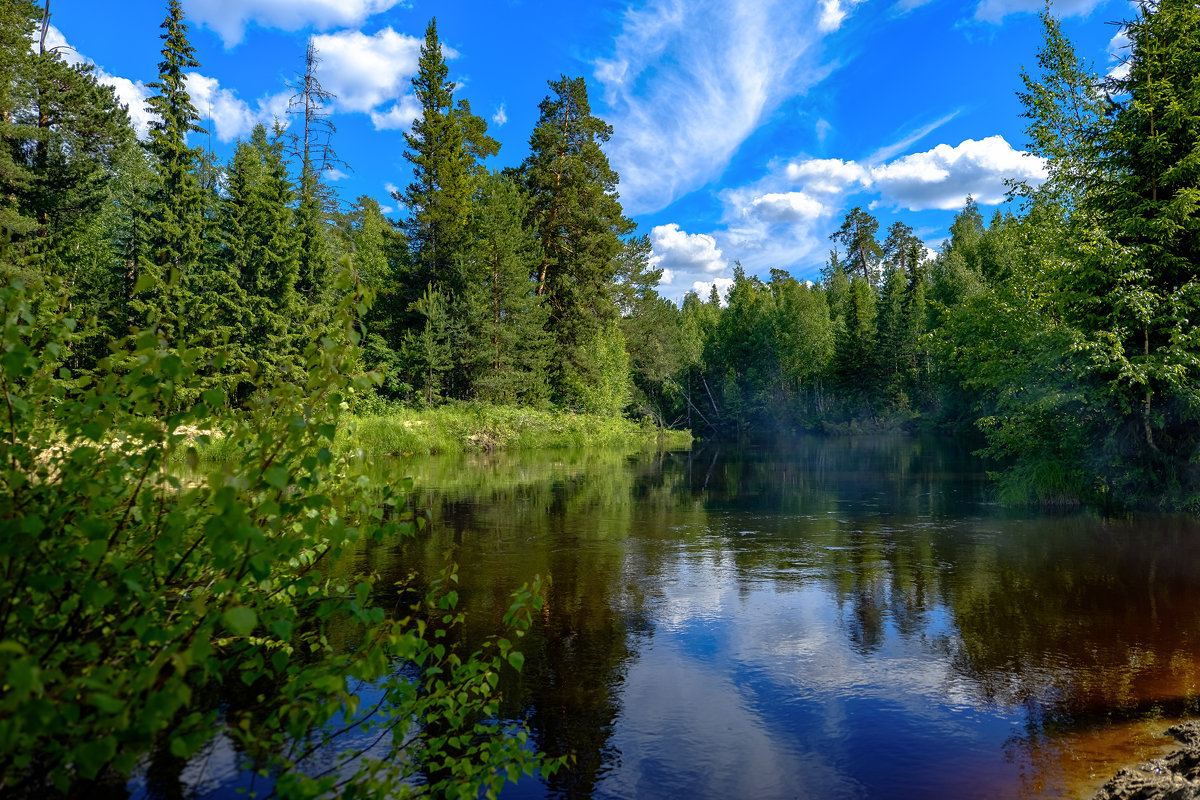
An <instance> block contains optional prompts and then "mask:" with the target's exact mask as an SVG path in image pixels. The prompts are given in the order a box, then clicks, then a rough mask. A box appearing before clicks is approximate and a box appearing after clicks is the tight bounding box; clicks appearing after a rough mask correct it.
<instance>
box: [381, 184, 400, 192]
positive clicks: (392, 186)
mask: <svg viewBox="0 0 1200 800" xmlns="http://www.w3.org/2000/svg"><path fill="white" fill-rule="evenodd" d="M383 189H384V191H386V192H387V193H388V194H389V195H393V194H400V187H399V186H397V185H396V184H394V183H391V182H388V183H385V184H384V185H383Z"/></svg>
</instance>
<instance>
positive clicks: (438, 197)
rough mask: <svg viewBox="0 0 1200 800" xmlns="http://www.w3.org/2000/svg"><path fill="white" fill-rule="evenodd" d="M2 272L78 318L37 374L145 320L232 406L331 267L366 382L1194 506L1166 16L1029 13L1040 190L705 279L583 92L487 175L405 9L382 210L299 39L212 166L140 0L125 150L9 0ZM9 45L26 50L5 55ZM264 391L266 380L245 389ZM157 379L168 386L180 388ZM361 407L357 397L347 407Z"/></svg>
mask: <svg viewBox="0 0 1200 800" xmlns="http://www.w3.org/2000/svg"><path fill="white" fill-rule="evenodd" d="M3 13H4V14H5V15H6V16H5V18H4V19H3V20H2V22H3V23H4V24H3V26H2V28H3V33H2V34H0V36H3V64H2V67H3V69H4V70H5V71H6V74H7V75H8V76H9V78H10V79H9V80H7V81H5V82H4V84H3V86H0V110H2V111H3V113H2V114H0V188H2V189H3V191H2V192H0V223H2V224H3V228H4V232H5V235H4V236H3V237H2V240H0V268H3V270H4V272H5V273H7V274H9V275H12V276H17V277H23V278H25V279H26V281H27V282H28V283H31V284H32V283H37V284H38V285H40V286H42V287H44V288H42V289H41V291H42V293H43V295H44V297H45V301H46V302H53V303H65V304H67V305H68V306H69V307H70V308H71V309H72V313H73V314H74V315H75V316H76V317H77V318H80V319H89V320H94V322H93V323H92V324H91V325H90V326H89V327H88V329H87V330H86V332H85V333H84V335H82V336H81V337H77V338H76V344H75V345H74V346H73V348H72V350H71V352H70V353H69V354H67V355H66V356H65V357H64V366H65V367H68V368H69V369H71V370H73V372H75V373H87V371H88V370H90V369H92V368H93V367H94V365H95V364H96V363H97V362H98V360H99V359H100V358H101V357H103V356H105V355H107V354H108V349H109V343H110V342H111V341H113V340H115V339H117V338H119V337H121V336H123V335H125V334H126V333H128V332H129V331H130V330H136V329H155V330H158V331H160V332H161V333H163V334H164V335H165V336H167V337H169V338H171V339H172V340H174V341H179V342H186V343H187V346H188V347H189V348H191V350H192V351H193V352H197V353H200V354H201V356H202V358H201V360H202V361H203V363H204V365H205V366H204V369H203V370H202V375H201V376H200V379H201V384H200V385H199V386H198V387H196V391H200V390H204V389H209V390H218V391H220V392H221V393H223V395H224V396H225V397H227V398H228V400H229V401H230V402H231V403H233V404H235V405H239V404H244V403H246V402H247V401H249V400H251V399H252V398H253V395H254V393H255V391H256V390H255V388H254V387H255V386H261V385H265V383H269V382H270V381H271V380H275V379H276V378H278V377H279V376H281V375H282V376H287V377H289V378H291V377H293V376H294V378H295V380H297V381H298V382H302V381H303V378H304V367H303V359H302V358H300V357H299V354H300V353H301V352H302V351H303V348H304V346H305V345H306V344H307V343H310V342H312V341H314V340H319V339H321V338H323V337H328V336H333V335H335V331H336V330H338V329H337V327H336V326H335V325H333V324H332V321H331V313H332V312H331V309H332V308H334V307H335V305H336V303H337V302H338V301H339V299H340V298H342V297H343V296H345V294H346V292H347V291H349V290H350V288H351V287H356V288H357V289H358V290H363V289H365V290H367V292H368V294H372V295H373V296H374V302H373V304H363V305H362V306H361V307H360V308H359V309H358V311H357V314H358V317H357V320H356V323H357V326H358V329H359V331H360V332H362V333H364V334H365V335H364V338H363V347H362V350H361V353H362V354H361V364H360V366H361V367H363V368H366V369H371V370H375V371H376V372H377V374H379V375H381V376H383V377H382V385H381V386H380V388H379V393H378V395H379V396H380V397H382V398H383V399H384V400H390V401H396V402H402V403H407V404H416V405H432V404H437V403H440V402H443V401H446V400H454V399H471V400H482V401H486V402H495V403H514V404H524V405H532V406H543V407H545V406H556V407H559V408H568V409H577V410H586V411H594V412H602V413H609V414H616V413H621V412H625V413H632V414H635V415H638V416H643V417H645V416H648V417H652V418H654V419H655V420H656V421H658V422H659V423H660V424H662V425H664V426H687V427H690V428H692V429H693V430H695V431H696V432H697V433H698V434H701V435H720V436H724V435H739V436H745V435H747V434H755V433H761V434H767V435H771V436H774V435H776V434H777V433H779V432H780V431H784V432H786V431H811V430H830V429H833V430H839V431H840V430H849V431H854V430H863V429H867V430H869V429H881V428H886V427H895V426H896V425H901V424H913V425H917V424H920V425H926V426H939V427H941V428H944V429H947V430H952V431H958V432H961V431H967V430H970V431H979V430H982V432H983V434H984V435H986V437H987V448H988V452H989V454H990V455H991V456H993V457H994V458H996V459H997V461H998V462H1000V463H1001V464H1002V465H1004V466H1005V469H1006V470H1007V471H1006V473H1005V475H1006V481H1005V483H1004V486H1005V487H1006V491H1010V492H1011V494H1012V495H1013V496H1014V497H1016V496H1030V495H1032V496H1035V497H1038V498H1040V499H1042V500H1063V501H1067V500H1072V501H1073V500H1080V499H1084V500H1103V501H1106V502H1118V503H1131V502H1147V501H1148V502H1154V503H1163V504H1167V505H1174V506H1180V505H1183V506H1189V507H1190V506H1195V505H1197V504H1200V500H1197V496H1196V494H1195V492H1196V487H1197V482H1198V481H1200V476H1198V474H1197V467H1196V466H1195V465H1194V462H1195V461H1196V460H1197V459H1198V458H1200V452H1198V451H1197V447H1198V446H1200V434H1198V433H1197V431H1200V426H1198V425H1197V421H1198V411H1200V409H1198V403H1200V401H1198V399H1197V397H1198V395H1197V391H1196V389H1197V386H1196V378H1197V372H1198V370H1200V341H1197V335H1196V333H1195V325H1194V324H1193V320H1194V319H1195V311H1196V307H1197V304H1198V303H1200V297H1198V293H1200V289H1198V288H1197V286H1198V285H1200V284H1198V283H1197V281H1196V273H1197V270H1196V257H1197V249H1198V247H1200V241H1198V238H1197V237H1198V235H1200V234H1198V229H1200V199H1197V198H1200V187H1198V186H1197V183H1198V170H1197V168H1196V159H1195V156H1194V152H1196V151H1197V150H1198V148H1197V140H1198V137H1200V130H1198V123H1197V119H1198V118H1200V107H1198V106H1200V101H1197V100H1196V99H1195V98H1196V97H1197V96H1200V93H1198V92H1196V91H1194V89H1195V81H1196V72H1197V71H1196V70H1195V69H1193V67H1194V66H1196V65H1197V64H1198V63H1200V41H1198V39H1197V37H1198V34H1197V30H1196V28H1197V20H1196V16H1197V12H1196V11H1195V9H1193V8H1191V7H1190V6H1188V5H1186V4H1178V3H1176V2H1174V0H1172V2H1170V3H1168V2H1160V3H1158V4H1154V5H1146V6H1144V7H1143V8H1142V9H1141V10H1140V12H1139V15H1138V17H1137V18H1136V19H1134V20H1132V21H1130V22H1129V23H1128V24H1127V30H1128V32H1129V37H1130V42H1131V45H1130V50H1129V55H1128V59H1127V60H1128V65H1127V66H1128V68H1129V71H1128V73H1127V74H1126V75H1124V76H1123V77H1116V76H1110V77H1107V78H1103V79H1102V78H1100V77H1098V76H1097V75H1095V74H1094V73H1093V72H1092V71H1091V70H1090V68H1088V67H1086V65H1084V64H1082V63H1081V62H1080V61H1079V60H1078V58H1077V57H1076V55H1075V53H1074V51H1073V49H1072V47H1071V44H1070V42H1069V41H1068V40H1067V39H1066V38H1065V37H1064V36H1063V35H1062V33H1061V31H1060V30H1059V28H1058V26H1057V23H1056V22H1055V21H1054V20H1053V19H1052V18H1050V17H1048V16H1047V17H1046V18H1045V28H1046V44H1045V47H1044V48H1043V50H1042V52H1041V53H1040V54H1039V58H1038V63H1039V69H1038V70H1037V71H1036V73H1035V74H1027V75H1025V87H1026V88H1025V91H1024V92H1023V94H1022V99H1023V101H1024V104H1025V107H1026V116H1027V117H1028V121H1029V124H1028V131H1029V136H1030V139H1031V144H1030V150H1031V152H1032V153H1034V154H1035V155H1038V156H1040V157H1042V158H1044V159H1046V164H1047V170H1048V179H1047V180H1046V181H1045V182H1044V183H1042V184H1040V185H1038V186H1014V187H1013V195H1014V197H1015V198H1017V199H1018V201H1019V202H1018V203H1015V204H1014V206H1013V208H1014V209H1015V213H1014V212H1013V211H1007V212H1002V213H997V214H996V215H994V216H993V217H992V218H991V219H990V220H987V221H985V220H984V218H983V216H982V215H981V213H980V211H979V209H978V207H977V206H976V205H975V204H974V203H973V202H971V201H970V200H969V199H968V202H967V204H966V206H965V207H964V209H963V210H962V211H961V212H960V213H959V214H958V216H957V218H956V219H955V222H954V224H953V225H952V226H951V229H950V237H949V239H948V240H947V241H946V243H945V245H944V246H943V247H942V249H941V251H940V252H939V253H937V254H936V255H935V256H933V257H928V253H927V251H926V250H925V248H924V246H923V244H922V243H921V242H920V241H919V240H918V239H917V237H916V236H915V235H914V233H913V231H912V229H911V228H910V227H908V226H907V225H905V224H904V223H902V222H898V223H896V224H894V225H892V226H891V228H890V229H888V230H887V231H884V232H881V231H880V230H879V223H878V221H877V220H876V219H875V218H874V217H872V216H871V215H870V214H869V213H867V212H866V211H864V210H862V209H860V208H856V209H853V210H852V211H851V212H850V213H849V214H847V215H846V218H845V220H844V222H843V224H842V225H841V227H840V228H839V229H838V230H836V231H834V232H832V235H831V237H830V238H831V240H832V242H833V244H834V248H833V250H832V251H831V253H830V257H829V260H828V262H827V263H826V265H825V269H824V270H823V272H822V276H821V280H820V281H819V282H817V283H808V282H801V281H798V280H795V279H794V278H792V277H790V276H789V275H788V274H787V273H786V272H783V271H780V270H772V271H771V273H770V275H769V278H768V279H766V280H764V279H762V278H759V277H755V276H751V275H747V274H746V273H745V272H744V271H742V270H741V269H740V268H738V269H736V270H735V280H734V283H733V286H732V287H731V289H730V290H729V292H728V295H727V296H726V297H720V296H718V295H717V293H716V292H715V291H714V292H713V293H712V294H711V295H710V296H709V297H707V298H701V297H699V296H696V295H694V294H692V295H689V296H687V297H686V298H685V300H684V301H683V303H682V304H681V306H679V307H676V306H675V305H674V304H673V303H671V302H669V301H668V300H666V299H664V298H663V297H661V296H660V295H659V294H658V292H657V290H656V286H657V283H658V280H659V278H660V277H661V273H660V272H659V271H658V270H655V269H652V268H651V263H650V245H649V242H648V240H647V238H646V237H638V236H636V235H634V233H633V231H634V226H633V224H632V222H631V221H630V220H629V219H628V218H626V217H625V216H624V212H623V210H622V208H621V205H620V202H619V199H618V196H617V192H616V187H617V184H618V176H617V174H616V173H615V172H614V171H613V170H612V168H611V166H610V165H609V163H608V161H607V158H606V157H605V154H604V151H603V145H604V143H605V142H606V141H607V140H608V138H609V136H610V134H611V128H610V127H609V126H608V125H607V124H605V123H604V122H603V121H602V120H600V119H599V118H597V117H596V116H595V115H593V114H592V113H591V109H590V106H589V103H588V97H587V87H586V84H585V83H584V81H583V79H581V78H567V77H563V78H561V79H559V80H556V81H551V82H550V92H549V94H548V96H547V97H546V99H545V100H544V101H543V102H542V104H541V106H540V116H539V120H538V123H537V125H536V126H535V128H534V130H533V132H532V134H531V136H530V139H529V152H528V155H527V156H526V158H525V159H524V161H523V162H522V163H521V164H520V166H519V167H515V168H510V169H506V170H503V171H490V170H488V169H487V168H486V167H485V165H484V162H485V161H486V159H487V158H489V157H491V156H493V155H495V154H496V153H497V152H498V150H499V144H498V143H497V142H496V140H495V139H493V138H491V137H490V136H488V133H487V124H486V122H485V121H484V120H483V119H481V118H480V117H478V116H476V115H475V114H474V113H473V112H472V111H471V107H470V103H469V101H468V100H466V99H465V98H461V97H458V96H456V93H455V85H454V84H453V82H451V81H450V80H449V78H448V70H447V67H446V64H445V61H444V58H443V56H442V50H441V45H440V43H439V40H438V35H437V28H436V24H435V23H434V22H431V23H430V25H429V27H428V30H427V32H426V37H425V42H424V45H423V47H422V49H421V56H420V61H419V69H418V72H417V74H416V76H415V77H414V78H413V81H412V83H413V89H414V92H415V95H416V98H417V100H418V102H419V104H420V108H421V111H420V116H419V117H418V118H417V119H416V120H415V121H414V123H413V125H412V128H411V131H410V132H409V133H408V134H406V135H405V144H406V149H405V156H406V158H407V159H408V161H409V162H410V163H411V166H412V175H411V179H410V181H409V182H408V184H407V186H406V188H405V189H403V190H402V191H398V192H397V193H396V195H395V197H396V200H397V201H398V202H399V203H400V204H401V205H402V206H403V209H404V214H403V222H400V223H396V222H393V221H392V220H390V219H388V218H387V217H386V216H385V215H384V213H383V212H382V210H381V208H380V206H379V205H378V203H377V202H375V201H374V200H371V199H370V198H366V197H363V198H359V200H358V201H357V202H356V203H354V204H353V205H351V206H350V207H349V208H348V209H342V208H340V207H339V206H338V204H337V203H336V201H335V199H334V196H333V192H332V191H331V190H330V188H329V187H328V186H327V185H325V183H324V182H323V177H324V175H325V174H326V170H327V169H328V168H329V167H330V166H331V165H333V164H335V163H336V156H335V155H334V154H333V152H332V147H331V134H332V132H333V131H332V125H331V124H330V121H329V119H328V115H327V113H326V112H325V110H324V109H325V106H326V104H327V103H328V102H329V101H330V99H331V97H330V95H329V94H328V93H327V92H325V91H324V90H323V89H322V88H321V86H320V83H319V81H318V80H317V70H316V66H317V64H318V63H319V53H316V52H315V51H314V50H313V49H312V48H311V47H310V49H309V51H308V53H307V54H306V58H305V61H304V63H305V69H304V72H303V74H302V75H300V76H299V77H298V78H297V81H296V87H295V88H296V95H295V98H294V99H293V111H294V112H295V116H294V118H293V124H292V125H291V126H290V131H291V132H289V131H286V130H283V129H282V128H281V127H279V126H276V127H275V128H274V129H273V130H267V129H265V128H264V127H259V128H257V129H256V130H255V131H254V133H253V134H252V135H251V136H250V138H249V140H247V141H243V142H239V143H238V145H237V147H236V149H235V152H234V155H233V157H232V158H231V159H230V161H229V163H228V164H225V165H218V164H215V163H213V160H212V158H211V156H210V155H209V154H206V153H205V152H204V151H203V150H202V149H199V148H195V147H191V146H189V145H188V143H187V142H188V139H187V137H188V134H190V133H196V132H197V131H198V130H199V116H198V114H197V112H196V110H195V108H194V107H193V106H192V104H191V102H190V99H189V97H188V95H187V92H186V88H185V84H184V70H186V69H189V68H193V67H195V66H196V63H197V62H196V58H195V54H194V52H193V50H192V48H191V47H190V45H189V44H188V41H187V35H186V34H187V28H186V25H185V23H184V20H183V17H182V13H181V11H180V8H179V5H178V3H177V2H175V0H172V1H171V2H170V3H169V12H168V15H167V19H166V21H165V22H164V25H163V28H164V34H163V41H164V45H163V50H162V53H163V60H162V62H161V63H160V75H159V80H158V81H156V82H154V83H153V84H151V87H152V88H153V89H154V90H155V91H156V94H155V95H154V96H153V97H152V98H151V99H150V106H151V108H152V109H153V110H154V111H155V113H156V121H155V122H154V124H153V126H152V130H151V134H150V137H149V140H148V141H146V142H144V143H139V142H138V141H137V140H136V138H135V137H134V135H133V133H132V131H131V129H130V127H129V124H128V119H127V117H126V116H125V113H124V111H123V110H122V109H121V107H120V105H119V103H118V102H117V101H116V99H115V97H114V96H113V94H112V92H111V90H109V89H108V88H106V87H103V86H100V85H98V84H97V83H96V81H95V79H94V77H93V76H92V74H91V71H90V70H89V69H88V68H86V67H69V66H67V65H66V64H65V63H64V62H63V60H62V59H61V57H60V56H59V55H58V54H56V53H53V52H50V51H47V50H46V49H45V48H44V46H43V45H40V44H39V43H40V42H42V41H44V38H45V37H44V36H41V35H39V34H40V33H44V31H40V30H39V25H44V17H43V15H41V14H39V9H38V8H37V7H36V6H35V5H34V4H33V3H31V2H27V1H26V0H22V1H21V2H16V3H10V4H6V5H5V6H4V11H3ZM31 41H33V42H34V43H35V44H34V47H33V48H32V49H31V48H30V42H31ZM264 378H265V379H266V380H265V381H264ZM185 399H187V398H185ZM371 402H376V401H374V400H371Z"/></svg>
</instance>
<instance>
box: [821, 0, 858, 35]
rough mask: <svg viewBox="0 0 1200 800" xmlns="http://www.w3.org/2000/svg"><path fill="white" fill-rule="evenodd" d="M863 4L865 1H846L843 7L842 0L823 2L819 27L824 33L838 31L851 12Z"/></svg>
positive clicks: (822, 0)
mask: <svg viewBox="0 0 1200 800" xmlns="http://www.w3.org/2000/svg"><path fill="white" fill-rule="evenodd" d="M861 2H863V0H846V3H845V4H844V5H843V3H842V0H821V18H820V19H819V20H818V21H817V27H818V28H820V29H821V31H822V32H823V33H831V32H833V31H836V30H837V29H838V28H840V27H842V23H843V22H845V21H846V17H847V16H849V14H850V11H851V10H853V9H854V7H855V6H856V5H858V4H859V3H861Z"/></svg>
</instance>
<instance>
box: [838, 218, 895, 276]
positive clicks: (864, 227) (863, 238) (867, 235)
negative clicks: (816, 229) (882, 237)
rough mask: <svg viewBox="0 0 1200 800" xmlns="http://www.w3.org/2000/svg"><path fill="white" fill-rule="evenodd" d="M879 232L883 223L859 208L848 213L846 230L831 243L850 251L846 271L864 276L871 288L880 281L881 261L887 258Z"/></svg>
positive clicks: (841, 230)
mask: <svg viewBox="0 0 1200 800" xmlns="http://www.w3.org/2000/svg"><path fill="white" fill-rule="evenodd" d="M878 230H879V220H877V219H875V217H874V216H872V215H871V214H870V213H869V212H867V211H864V210H863V209H861V208H859V207H858V206H855V207H854V208H852V209H850V210H849V211H848V212H846V218H845V220H843V221H842V227H840V228H838V229H837V230H836V231H834V232H833V233H831V234H830V235H829V239H830V241H833V242H837V243H838V244H840V245H841V246H842V247H844V248H845V249H846V263H844V264H842V268H843V269H845V270H846V272H847V273H848V274H850V275H862V277H863V280H865V281H867V283H868V284H869V285H871V286H874V285H875V284H876V283H878V281H879V260H880V258H882V257H883V249H882V248H881V247H880V246H879V241H878V240H877V239H876V238H875V234H876V232H877V231H878Z"/></svg>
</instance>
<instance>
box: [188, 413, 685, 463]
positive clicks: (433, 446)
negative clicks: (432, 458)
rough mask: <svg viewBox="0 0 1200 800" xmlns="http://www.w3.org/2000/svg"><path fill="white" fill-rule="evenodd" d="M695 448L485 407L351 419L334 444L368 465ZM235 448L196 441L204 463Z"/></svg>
mask: <svg viewBox="0 0 1200 800" xmlns="http://www.w3.org/2000/svg"><path fill="white" fill-rule="evenodd" d="M204 433H211V432H208V431H205V432H204ZM691 444H692V434H691V432H690V431H678V430H669V429H664V430H660V429H659V428H658V427H656V426H654V425H652V424H649V423H647V422H642V423H639V422H634V421H633V420H630V419H626V418H624V417H609V416H601V415H597V414H576V413H573V412H569V411H539V410H535V409H530V408H521V407H517V406H495V405H484V404H482V403H460V404H454V405H446V406H441V407H438V408H427V409H420V410H417V409H407V408H393V409H387V410H385V411H381V412H378V413H368V414H353V413H351V414H346V415H345V416H344V417H343V418H342V420H341V421H340V423H339V425H338V431H337V438H336V440H335V446H336V447H337V448H338V449H339V450H342V451H344V452H346V451H349V452H355V453H358V454H361V455H362V456H364V457H367V458H371V457H380V456H406V455H441V454H448V453H471V452H490V451H493V450H562V449H568V448H643V447H658V448H662V449H665V450H681V449H687V448H689V447H691ZM231 446H232V445H231V444H229V443H227V442H225V441H224V440H222V439H221V438H220V436H219V435H211V436H208V437H203V438H201V439H200V440H199V441H198V442H197V448H198V451H199V455H200V459H201V460H202V461H222V460H225V459H226V458H228V457H229V456H230V453H229V452H228V448H229V447H231Z"/></svg>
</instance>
